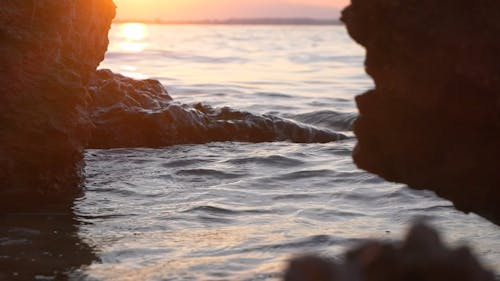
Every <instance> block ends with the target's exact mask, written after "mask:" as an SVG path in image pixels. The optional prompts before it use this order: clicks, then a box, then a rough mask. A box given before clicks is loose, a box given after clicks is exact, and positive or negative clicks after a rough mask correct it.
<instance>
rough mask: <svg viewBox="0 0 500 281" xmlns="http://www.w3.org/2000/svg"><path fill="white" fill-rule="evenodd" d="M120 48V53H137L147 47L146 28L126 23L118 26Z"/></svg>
mask: <svg viewBox="0 0 500 281" xmlns="http://www.w3.org/2000/svg"><path fill="white" fill-rule="evenodd" d="M119 34H120V37H121V38H120V39H121V43H120V48H121V49H122V51H125V52H131V53H139V52H142V51H144V49H146V47H147V46H148V43H147V39H148V37H149V31H148V26H147V25H145V24H143V23H126V24H122V25H120V32H119Z"/></svg>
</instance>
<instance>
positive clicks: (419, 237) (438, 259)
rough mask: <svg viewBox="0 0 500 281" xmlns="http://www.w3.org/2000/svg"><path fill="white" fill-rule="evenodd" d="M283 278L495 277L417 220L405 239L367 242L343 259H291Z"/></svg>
mask: <svg viewBox="0 0 500 281" xmlns="http://www.w3.org/2000/svg"><path fill="white" fill-rule="evenodd" d="M284 280H285V281H299V280H300V281H323V280H325V281H382V280H383V281H442V280H455V281H478V280H481V281H494V280H495V277H494V275H493V273H492V272H491V271H489V270H487V269H485V268H484V267H483V266H482V265H481V264H480V263H479V262H478V260H477V259H476V258H475V257H474V256H473V254H472V253H471V252H470V250H469V249H468V248H466V247H460V248H456V249H450V248H448V247H446V246H445V245H444V244H443V243H442V242H441V239H440V237H439V235H438V234H437V232H436V231H435V230H433V229H432V228H431V227H429V226H426V225H424V224H417V225H415V226H413V227H412V229H411V230H410V231H409V233H408V235H407V237H406V239H405V241H403V242H398V243H387V242H379V241H372V242H366V243H365V244H364V245H361V246H359V247H358V248H355V249H353V250H350V251H348V252H347V253H346V255H345V259H344V261H343V262H338V263H336V262H333V261H331V260H328V259H326V258H320V257H314V256H307V257H300V258H297V259H295V260H292V261H291V263H290V266H289V268H288V270H287V272H286V273H285V278H284Z"/></svg>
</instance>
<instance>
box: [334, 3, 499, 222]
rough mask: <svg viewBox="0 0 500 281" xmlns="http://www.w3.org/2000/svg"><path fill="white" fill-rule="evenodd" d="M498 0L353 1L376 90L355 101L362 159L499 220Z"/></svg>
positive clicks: (355, 28)
mask: <svg viewBox="0 0 500 281" xmlns="http://www.w3.org/2000/svg"><path fill="white" fill-rule="evenodd" d="M498 11H500V1H497V0H477V1H468V0H444V1H434V0H418V1H413V0H412V1H403V0H352V4H351V5H350V6H349V7H348V8H346V9H345V10H344V11H343V13H342V20H343V21H344V22H345V23H346V25H347V29H348V31H349V34H350V35H351V36H352V38H354V39H355V40H356V41H357V42H358V43H359V44H361V45H363V46H364V47H365V48H366V50H367V53H366V61H365V65H366V72H367V73H368V74H369V75H370V76H371V77H372V78H373V79H374V81H375V85H376V87H375V89H373V90H371V91H368V92H366V93H364V94H363V95H360V96H358V97H357V98H356V101H357V104H358V108H359V111H360V116H359V119H358V120H357V121H356V123H355V133H356V135H357V137H358V140H359V142H358V145H357V147H356V149H355V152H354V155H353V157H354V160H355V162H356V164H357V165H358V166H359V167H361V168H363V169H365V170H367V171H370V172H373V173H376V174H378V175H380V176H382V177H384V178H385V179H387V180H390V181H396V182H402V183H406V184H408V185H410V186H411V187H413V188H418V189H424V188H425V189H430V190H433V191H435V192H436V193H437V194H438V195H440V196H442V197H444V198H446V199H449V200H451V201H453V203H454V204H455V206H456V207H457V208H458V209H460V210H462V211H465V212H476V213H478V214H480V215H482V216H484V217H486V218H488V219H490V220H492V221H493V222H495V223H497V224H498V223H499V222H500V173H499V167H500V166H499V164H498V161H499V160H498V159H500V52H499V50H500V37H499V36H498V34H500V18H499V17H498Z"/></svg>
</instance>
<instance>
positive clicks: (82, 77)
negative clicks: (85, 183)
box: [0, 0, 115, 209]
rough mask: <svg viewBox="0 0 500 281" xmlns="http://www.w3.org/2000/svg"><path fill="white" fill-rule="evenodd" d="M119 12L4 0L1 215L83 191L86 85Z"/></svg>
mask: <svg viewBox="0 0 500 281" xmlns="http://www.w3.org/2000/svg"><path fill="white" fill-rule="evenodd" d="M114 14H115V6H114V4H113V2H112V1H111V0H99V1H97V0H95V1H91V0H57V1H53V0H33V1H18V0H4V1H2V3H1V5H0V41H1V42H2V43H1V44H0V84H1V85H2V89H1V90H0V126H1V128H2V131H1V133H0V205H1V206H2V209H9V208H11V207H12V208H18V207H21V206H31V205H40V204H42V202H45V201H47V202H50V201H59V200H61V199H62V198H71V195H72V194H75V193H76V192H78V189H79V188H78V184H79V181H80V173H81V168H82V159H83V156H82V150H83V148H84V147H85V145H86V143H87V140H88V137H89V128H88V125H89V120H88V117H87V114H86V113H85V112H86V103H87V99H88V93H87V87H88V81H89V79H90V77H91V75H92V74H93V73H94V71H95V69H96V67H97V65H98V64H99V62H100V61H101V60H102V59H103V57H104V52H105V50H106V48H107V44H108V39H107V33H108V29H109V27H110V24H111V20H112V18H113V17H114ZM68 195H70V196H68Z"/></svg>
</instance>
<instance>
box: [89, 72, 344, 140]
mask: <svg viewBox="0 0 500 281" xmlns="http://www.w3.org/2000/svg"><path fill="white" fill-rule="evenodd" d="M90 92H91V97H92V102H91V103H90V105H91V106H90V116H91V118H92V121H93V123H94V125H95V127H94V128H93V134H92V139H91V141H90V144H89V145H88V147H89V148H113V147H161V146H167V145H174V144H187V143H190V144H196V143H207V142H213V141H245V142H270V141H292V142H301V143H309V142H330V141H335V140H339V139H343V138H345V136H344V135H342V134H338V133H335V132H331V131H329V130H321V129H318V128H315V127H313V126H308V125H304V124H300V123H297V122H294V121H291V120H288V119H283V118H279V117H275V116H269V115H263V116H259V115H254V114H251V113H248V112H241V111H236V110H233V109H231V108H227V107H224V108H212V107H210V106H208V105H203V104H201V103H198V104H194V105H186V104H180V103H177V102H173V101H172V98H171V97H170V96H169V95H168V93H167V91H166V90H165V89H164V88H163V86H162V85H161V84H160V83H159V82H158V81H156V80H150V79H147V80H141V81H138V80H134V79H131V78H127V77H124V76H122V75H120V74H115V73H112V72H111V71H109V70H99V71H97V73H96V75H95V76H94V78H93V79H92V82H91V85H90Z"/></svg>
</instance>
